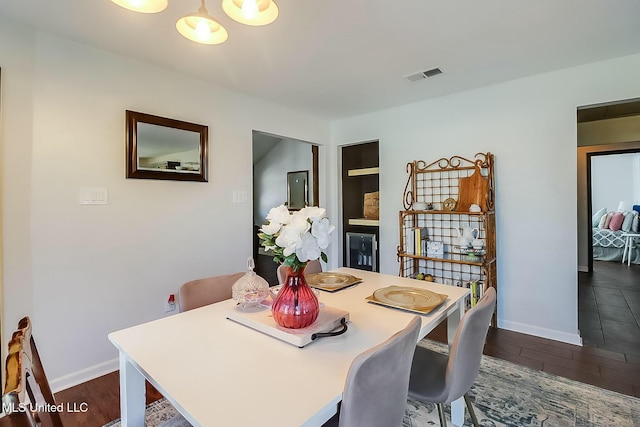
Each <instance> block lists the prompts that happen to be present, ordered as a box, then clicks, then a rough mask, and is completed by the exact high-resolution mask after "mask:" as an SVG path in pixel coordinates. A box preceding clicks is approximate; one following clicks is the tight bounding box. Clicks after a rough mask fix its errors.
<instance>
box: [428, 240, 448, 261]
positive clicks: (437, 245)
mask: <svg viewBox="0 0 640 427" xmlns="http://www.w3.org/2000/svg"><path fill="white" fill-rule="evenodd" d="M443 255H444V244H443V243H442V242H436V241H429V242H427V256H429V257H441V256H443Z"/></svg>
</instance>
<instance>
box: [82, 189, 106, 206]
mask: <svg viewBox="0 0 640 427" xmlns="http://www.w3.org/2000/svg"><path fill="white" fill-rule="evenodd" d="M108 203H109V200H108V192H107V188H106V187H83V188H81V189H80V204H81V205H106V204H108Z"/></svg>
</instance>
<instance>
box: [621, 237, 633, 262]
mask: <svg viewBox="0 0 640 427" xmlns="http://www.w3.org/2000/svg"><path fill="white" fill-rule="evenodd" d="M628 248H629V237H628V236H627V237H625V239H624V249H623V250H622V263H623V264H624V260H625V258H626V255H627V249H628ZM629 256H631V254H629Z"/></svg>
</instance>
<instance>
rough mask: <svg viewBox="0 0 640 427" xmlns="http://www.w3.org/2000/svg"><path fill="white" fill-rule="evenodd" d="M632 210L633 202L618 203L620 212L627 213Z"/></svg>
mask: <svg viewBox="0 0 640 427" xmlns="http://www.w3.org/2000/svg"><path fill="white" fill-rule="evenodd" d="M630 210H631V202H627V201H624V200H621V201H620V203H618V212H625V211H630Z"/></svg>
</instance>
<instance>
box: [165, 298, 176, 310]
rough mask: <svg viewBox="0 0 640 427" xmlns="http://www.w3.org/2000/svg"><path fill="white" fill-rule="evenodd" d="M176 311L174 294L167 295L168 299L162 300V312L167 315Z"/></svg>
mask: <svg viewBox="0 0 640 427" xmlns="http://www.w3.org/2000/svg"><path fill="white" fill-rule="evenodd" d="M175 310H176V296H175V295H174V294H169V297H168V298H167V299H165V300H164V312H165V313H169V312H170V311H175Z"/></svg>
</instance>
